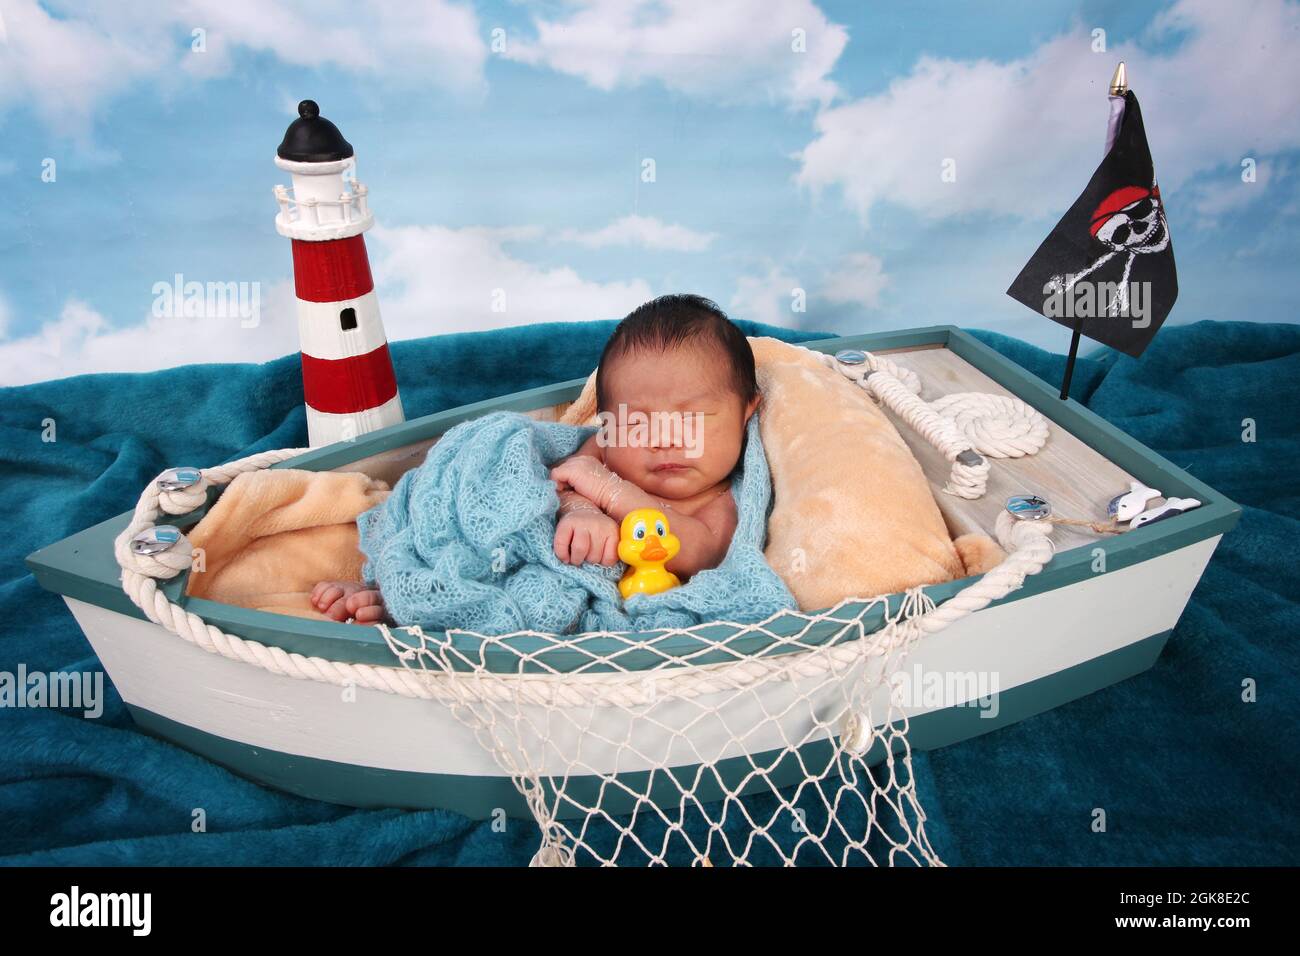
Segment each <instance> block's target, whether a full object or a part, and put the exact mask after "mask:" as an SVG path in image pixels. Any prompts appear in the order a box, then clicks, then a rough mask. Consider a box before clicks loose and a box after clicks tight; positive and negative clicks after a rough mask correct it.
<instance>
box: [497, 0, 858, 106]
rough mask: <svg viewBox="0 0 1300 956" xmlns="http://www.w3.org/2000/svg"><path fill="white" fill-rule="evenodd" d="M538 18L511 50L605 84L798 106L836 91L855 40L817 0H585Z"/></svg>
mask: <svg viewBox="0 0 1300 956" xmlns="http://www.w3.org/2000/svg"><path fill="white" fill-rule="evenodd" d="M533 26H534V28H535V30H536V33H537V36H536V38H535V39H530V40H523V41H521V40H514V39H509V40H508V41H507V47H506V56H507V57H509V58H511V59H515V60H520V61H522V62H524V63H530V64H534V65H540V66H546V67H549V68H551V69H553V70H557V71H559V72H561V73H567V74H569V75H571V76H577V77H580V78H581V79H583V80H585V81H586V82H587V83H589V84H590V85H592V86H594V87H596V88H597V89H601V90H613V89H616V88H618V87H630V86H638V85H640V84H642V83H646V82H652V81H653V82H658V83H661V84H663V85H664V86H665V87H667V88H668V89H670V90H674V91H677V92H680V93H685V94H688V95H690V96H697V97H702V98H708V99H716V100H721V101H723V102H753V101H768V102H779V103H786V104H791V105H794V106H804V105H808V104H825V103H827V102H829V101H830V100H831V99H832V98H833V97H834V96H835V94H836V92H837V87H836V85H835V83H834V82H833V81H832V80H831V79H830V72H831V70H832V69H833V68H834V66H835V62H836V60H838V59H839V56H840V54H841V53H842V52H843V50H844V47H845V45H846V44H847V43H848V31H846V30H845V29H844V28H843V27H842V26H839V25H837V24H833V23H831V22H829V21H828V20H827V19H826V16H825V14H823V13H822V12H821V10H819V9H818V8H817V6H816V5H815V4H814V3H813V2H812V0H764V2H758V3H756V2H753V0H717V2H713V3H699V2H698V0H578V2H577V3H574V4H572V5H571V9H569V10H568V11H566V14H565V15H563V16H557V17H556V18H555V19H544V18H542V17H535V18H534V21H533ZM797 31H802V32H801V33H797ZM800 38H802V39H800ZM800 42H802V45H803V52H797V51H796V49H795V47H796V46H797V45H798V44H799V43H800Z"/></svg>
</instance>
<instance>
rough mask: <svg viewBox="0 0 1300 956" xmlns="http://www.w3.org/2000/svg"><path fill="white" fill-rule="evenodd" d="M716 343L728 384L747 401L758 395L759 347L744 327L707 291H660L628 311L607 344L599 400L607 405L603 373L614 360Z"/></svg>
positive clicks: (599, 370) (598, 380) (599, 377)
mask: <svg viewBox="0 0 1300 956" xmlns="http://www.w3.org/2000/svg"><path fill="white" fill-rule="evenodd" d="M688 344H689V345H696V344H698V345H703V346H710V345H712V346H714V347H715V348H716V349H717V351H718V353H719V356H720V357H721V358H722V359H723V362H724V364H725V371H724V373H723V374H725V375H727V376H728V378H729V381H728V382H727V385H728V386H729V387H730V388H731V390H732V391H734V392H735V393H736V394H737V395H739V396H740V400H741V403H742V404H748V403H749V401H750V400H751V399H753V398H754V397H755V396H757V395H758V378H757V376H756V375H755V374H754V350H753V349H751V348H750V347H749V340H748V339H746V338H745V333H744V332H742V331H740V327H739V326H737V325H736V324H735V323H734V322H732V321H731V320H730V319H729V318H727V313H725V312H723V311H722V310H721V309H720V308H718V306H717V303H715V302H713V301H711V300H709V299H706V298H704V296H702V295H690V294H686V293H683V294H678V295H661V296H660V297H659V298H657V299H651V300H650V301H649V302H647V303H646V304H645V305H642V306H638V307H637V308H635V309H633V310H632V311H631V312H629V313H628V315H627V318H625V319H624V320H623V321H622V322H620V323H619V324H618V326H617V327H616V328H615V329H614V333H613V334H612V335H611V336H610V337H609V341H608V342H606V343H605V351H604V352H603V353H601V356H600V365H599V366H597V369H596V402H597V407H598V408H599V409H601V410H604V409H605V408H606V405H605V399H606V398H607V396H606V394H605V382H604V371H605V369H606V367H607V365H608V363H609V362H611V361H613V360H614V359H617V358H620V357H622V356H624V355H629V354H632V353H634V352H639V351H642V350H646V351H651V352H663V351H666V350H668V349H671V348H676V347H678V346H681V345H688Z"/></svg>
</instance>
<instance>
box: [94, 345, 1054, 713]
mask: <svg viewBox="0 0 1300 956" xmlns="http://www.w3.org/2000/svg"><path fill="white" fill-rule="evenodd" d="M813 354H815V355H817V356H819V358H820V359H822V360H823V361H825V362H826V363H827V364H828V365H830V366H831V367H834V368H839V369H840V370H841V371H842V372H843V373H844V374H845V375H846V377H848V378H850V379H851V380H853V381H855V382H857V383H858V384H859V385H861V386H862V387H863V388H867V389H868V390H869V391H871V392H872V393H873V394H874V395H876V396H877V397H878V398H880V399H881V400H883V401H885V402H886V404H888V405H889V406H890V407H891V408H893V409H894V410H895V411H896V412H898V413H899V414H900V415H901V416H903V417H904V419H905V420H907V421H908V422H909V423H910V424H912V425H913V427H915V428H916V429H917V431H918V432H919V433H920V434H922V435H923V436H925V437H926V439H927V440H928V441H930V442H931V444H933V445H935V447H936V448H939V449H940V450H941V451H942V452H944V454H945V456H946V457H949V458H955V457H956V455H957V454H958V453H959V452H960V451H965V450H967V449H968V448H970V447H971V440H969V439H967V438H965V437H963V436H965V435H966V434H968V433H970V434H978V435H979V436H980V438H979V441H980V443H981V444H980V445H979V447H980V449H981V450H982V451H983V453H984V454H990V455H997V456H999V457H1006V456H1013V455H1018V454H1032V452H1033V451H1034V450H1036V447H1037V446H1036V445H1035V443H1036V442H1037V445H1041V442H1042V440H1045V437H1046V424H1045V422H1043V421H1041V419H1042V416H1038V415H1037V413H1036V412H1033V410H1032V409H1030V410H1029V411H1030V412H1031V413H1032V414H1030V415H1025V414H1023V413H1022V412H1021V411H1020V410H1019V409H1018V408H1017V407H1016V405H1017V404H1018V405H1020V406H1023V403H1018V401H1017V400H1014V399H1002V398H1001V397H1000V396H985V395H980V394H979V393H967V394H964V395H960V396H949V397H948V398H947V399H940V400H939V401H938V402H935V403H934V404H933V405H929V404H926V403H925V402H923V401H921V400H920V399H919V398H918V397H917V393H918V392H919V391H920V389H921V383H920V379H919V378H918V376H917V375H916V373H915V372H913V371H911V370H910V369H905V368H903V367H901V366H899V365H897V364H895V363H894V362H892V361H890V360H889V359H885V358H882V357H880V356H875V355H871V354H870V353H866V354H867V362H866V363H865V364H864V365H858V366H852V365H843V364H841V363H839V362H836V361H835V359H834V357H833V356H829V355H825V354H823V353H819V352H814V353H813ZM868 370H870V371H871V373H872V374H870V375H867V371H868ZM954 399H960V401H954ZM986 399H993V400H994V401H993V402H992V403H991V404H992V407H994V408H995V413H994V414H988V415H984V416H982V417H981V416H979V415H978V409H979V408H981V407H985V406H989V405H990V403H989V402H986V401H985V400H986ZM936 408H938V409H941V411H940V410H936ZM1034 416H1037V420H1036V419H1035V417H1034ZM307 450H308V449H303V448H288V449H279V450H276V451H266V452H259V453H257V454H254V455H249V456H247V457H246V458H241V459H239V460H237V461H233V462H228V463H226V464H223V465H217V466H214V467H212V468H205V469H202V470H201V471H200V476H201V477H200V480H199V481H198V482H197V483H195V484H193V485H191V486H189V487H187V488H184V489H181V490H179V491H174V490H172V491H165V490H162V489H161V488H160V486H159V482H158V480H157V479H155V480H154V481H152V482H150V483H149V484H148V485H147V486H146V487H145V489H144V491H143V492H142V493H141V495H140V499H139V501H138V502H137V504H136V508H135V513H134V515H133V516H132V519H131V521H130V523H128V525H127V526H126V528H124V529H123V530H122V532H121V533H120V534H119V535H118V537H117V539H116V541H115V543H114V551H115V555H116V557H117V561H118V564H119V565H120V566H121V568H122V588H123V591H124V592H125V593H126V594H127V596H128V597H130V599H131V601H132V602H133V603H134V604H135V605H136V606H137V607H139V608H140V609H141V610H142V611H143V612H144V614H145V616H146V617H148V619H149V620H150V621H152V622H154V623H155V624H158V625H159V626H161V627H163V628H164V629H166V630H167V631H169V632H170V633H172V634H175V635H177V636H178V637H180V638H182V639H183V640H185V641H188V642H189V643H191V644H194V645H196V646H198V647H201V648H203V650H205V651H207V652H209V653H212V654H218V655H220V656H222V657H225V658H227V659H229V660H236V661H240V662H242V663H246V664H251V665H254V666H256V667H260V668H262V669H264V670H267V671H269V672H271V673H273V674H277V675H280V676H284V677H291V678H293V679H295V680H314V681H319V682H323V683H329V684H334V685H336V686H359V687H364V688H367V689H370V690H377V691H381V692H383V693H389V694H396V695H398V696H402V697H408V698H418V699H423V700H431V699H436V700H441V701H443V702H451V701H455V700H457V699H459V694H460V691H456V692H452V691H450V690H448V688H447V687H446V686H445V685H446V681H439V680H438V679H437V675H435V674H433V673H432V672H429V671H419V672H417V671H413V670H412V669H411V668H410V667H409V663H410V662H411V661H412V660H413V659H415V658H417V657H418V656H419V654H420V653H421V651H422V650H423V649H424V648H427V647H428V646H429V644H430V643H431V642H432V640H433V639H431V638H429V636H428V635H426V634H425V633H424V632H423V631H422V630H421V629H420V628H419V627H418V626H412V627H406V628H400V629H399V630H402V631H405V633H406V634H407V635H408V637H409V638H413V639H414V640H413V641H402V640H400V639H398V638H397V637H396V636H395V635H394V633H393V630H392V629H390V628H389V627H387V626H386V625H383V624H380V625H377V627H378V629H379V631H380V632H381V634H382V635H383V637H384V639H385V641H386V643H387V644H388V646H389V648H390V649H391V650H392V652H393V653H394V655H395V656H396V657H397V658H398V660H399V662H400V664H401V666H398V667H388V666H377V665H370V664H353V663H347V662H341V661H334V660H330V659H328V658H322V657H309V656H306V655H303V654H298V653H291V652H288V651H285V650H283V649H282V648H279V647H272V646H268V645H266V644H262V643H260V642H257V641H252V640H247V639H244V638H241V637H238V636H236V635H233V634H227V633H225V632H224V631H222V630H221V629H220V628H218V627H216V626H214V625H211V624H208V623H207V622H205V621H204V620H203V619H202V618H201V617H199V616H198V615H197V614H194V613H192V612H190V611H187V610H185V609H184V608H182V607H180V606H179V605H176V604H174V603H173V602H172V601H171V600H170V599H169V598H168V597H167V595H166V594H165V593H164V592H163V590H162V589H161V588H160V587H159V586H158V581H159V580H167V579H170V578H172V577H175V576H176V575H177V574H179V573H180V572H181V571H183V570H185V569H186V568H188V567H189V566H190V564H191V561H192V555H191V553H190V546H189V542H188V540H187V539H186V538H185V537H184V536H183V535H182V536H181V537H180V539H179V540H178V541H177V542H176V543H175V544H173V545H172V546H171V548H169V549H168V550H166V551H163V552H161V553H159V554H154V555H145V554H137V553H136V552H135V551H133V550H132V548H131V541H132V539H133V538H134V537H135V536H136V535H137V534H139V533H141V532H142V531H146V530H148V529H150V528H153V527H155V523H156V522H157V520H158V518H159V517H160V516H161V515H162V514H172V515H174V514H186V513H188V512H190V511H193V510H195V509H196V508H198V507H200V506H202V505H203V504H204V503H206V501H207V491H208V489H209V488H210V487H216V486H221V485H225V484H228V483H229V482H230V481H232V480H233V479H234V478H235V477H236V476H238V475H240V474H243V473H245V472H250V471H257V470H260V469H262V468H266V467H269V466H271V465H273V464H277V463H279V462H282V461H287V460H289V459H291V458H295V457H297V456H298V455H301V454H303V453H304V452H305V451H307ZM987 471H988V464H987V462H984V463H983V464H982V465H980V466H978V467H971V468H968V467H966V466H963V465H962V464H961V463H960V462H955V461H954V469H953V476H952V480H951V483H952V485H953V486H957V487H960V488H962V489H966V490H968V491H970V492H972V493H971V494H963V496H964V497H978V494H982V493H983V482H984V478H985V476H986V475H987ZM166 474H167V472H164V473H162V474H161V475H159V478H162V477H163V475H166ZM976 488H978V494H975V493H974V491H975V489H976ZM946 490H947V489H946ZM953 493H958V492H953ZM998 529H999V530H998V536H999V538H1000V539H1002V543H1003V545H1004V546H1005V547H1006V549H1007V551H1008V556H1007V558H1006V559H1005V560H1004V561H1003V562H1001V563H1000V564H999V565H998V566H997V567H995V568H994V569H992V570H991V571H989V572H988V573H986V574H985V575H983V576H982V577H981V578H980V579H979V580H977V581H975V582H973V583H972V584H970V585H968V586H967V587H966V588H964V589H962V590H961V591H960V592H958V593H957V594H956V595H954V596H953V597H951V598H949V599H948V600H947V601H945V602H944V603H943V604H942V605H940V606H938V607H931V608H929V609H927V610H926V611H925V613H923V614H920V615H918V616H917V617H915V618H914V621H915V626H916V627H917V628H919V629H920V630H922V631H924V632H926V633H935V632H937V631H939V630H941V629H942V628H945V627H947V626H949V625H950V624H952V623H954V622H955V621H957V620H960V619H961V618H963V617H966V616H967V615H969V614H971V613H974V612H975V611H977V610H980V609H981V608H984V607H987V606H988V605H989V604H990V603H991V602H993V601H997V600H1000V599H1001V598H1003V597H1005V596H1006V595H1007V594H1009V593H1011V592H1012V591H1014V590H1015V589H1016V588H1018V587H1020V586H1021V584H1023V582H1024V579H1025V576H1026V575H1029V574H1034V573H1037V572H1038V571H1039V570H1041V569H1042V567H1043V565H1044V564H1046V563H1047V562H1048V561H1049V560H1051V556H1052V547H1051V542H1050V540H1049V538H1048V535H1049V534H1050V530H1051V529H1050V526H1049V525H1048V524H1047V523H1035V522H1017V521H1014V520H1013V519H1011V516H1010V515H1009V514H1006V513H1003V514H1000V515H999V524H998ZM880 601H881V598H879V597H878V596H870V597H851V598H845V599H844V600H843V601H841V602H839V603H838V604H836V605H835V607H833V608H830V609H828V610H826V611H822V612H820V613H815V614H813V613H805V612H792V611H782V612H780V613H778V614H776V615H773V616H772V617H770V618H768V619H766V620H764V621H760V622H757V623H740V622H733V621H714V622H709V623H707V624H703V625H696V626H694V627H685V628H672V629H669V630H667V631H665V632H664V634H665V636H667V635H683V636H698V635H697V634H696V632H697V631H700V630H703V629H714V628H717V627H719V626H725V627H727V628H730V629H732V630H733V631H734V632H735V633H737V634H748V633H753V632H755V631H760V632H763V633H767V634H770V635H772V636H773V637H774V638H775V639H776V640H778V641H780V642H784V643H785V644H786V645H787V647H792V648H793V647H797V646H798V645H799V642H800V641H801V640H802V639H803V638H804V637H805V636H806V635H807V634H808V632H809V631H810V630H811V629H813V628H815V627H816V626H817V625H820V624H824V623H827V622H829V623H831V624H832V625H838V626H839V628H840V629H839V630H838V631H835V632H834V633H833V635H832V637H831V639H830V640H829V641H828V642H827V643H831V644H832V645H833V646H832V647H831V649H830V651H829V653H825V654H824V653H822V651H821V649H820V648H818V649H817V651H816V653H810V652H808V651H793V652H791V653H786V654H767V655H765V656H763V657H752V656H747V655H740V654H733V656H734V657H735V659H734V660H731V661H726V662H723V663H716V664H706V665H694V664H692V663H691V661H690V660H689V658H686V659H683V660H680V661H678V660H672V661H669V660H667V659H665V661H664V663H665V664H667V665H671V666H667V667H665V668H664V669H663V670H658V671H656V674H655V678H654V680H653V682H651V683H647V681H646V679H645V676H644V675H643V674H639V673H637V672H630V673H624V674H617V673H615V674H590V673H584V674H567V675H563V674H562V675H554V674H524V675H517V676H516V677H514V679H513V681H512V685H511V687H510V688H508V689H505V688H502V687H501V686H499V685H493V687H492V688H485V689H484V692H485V693H496V694H497V695H498V696H504V695H508V696H510V697H511V698H518V699H523V700H526V701H528V702H530V703H535V704H539V705H543V706H560V707H564V706H575V705H579V704H585V703H591V702H602V701H603V702H607V703H613V704H617V705H620V706H636V705H637V704H643V703H645V702H646V701H647V700H649V699H653V698H654V697H655V696H656V695H659V694H663V693H671V694H673V695H676V696H679V697H683V698H688V697H698V696H702V695H707V694H711V693H715V692H717V691H718V690H719V689H721V688H723V687H727V688H733V687H736V686H752V685H755V684H758V683H761V682H763V681H764V680H767V679H768V678H769V677H770V675H771V674H772V673H773V672H774V671H776V670H788V671H789V672H790V673H791V674H792V675H793V676H795V677H809V676H816V675H818V674H821V673H824V672H825V671H826V669H827V668H829V667H836V666H840V665H842V664H843V663H844V662H845V661H847V660H850V659H851V658H852V657H854V656H855V655H856V654H858V653H859V651H858V650H857V649H856V648H854V647H851V646H850V645H852V644H854V643H856V642H860V641H861V640H862V639H863V638H864V637H866V630H865V625H864V623H863V619H864V617H865V616H867V615H868V613H869V612H871V611H872V610H873V609H874V608H876V607H877V606H878V604H879V602H880ZM854 605H861V606H860V607H858V608H857V610H856V613H850V614H848V615H847V616H846V615H845V608H847V607H850V606H854ZM789 619H796V620H799V621H800V622H802V626H801V627H800V628H799V629H798V630H797V631H796V632H795V633H794V634H793V635H787V636H785V637H778V636H777V635H775V634H774V633H773V631H772V630H771V628H772V627H773V626H774V625H775V624H777V623H778V622H786V621H788V620H789ZM520 637H532V638H542V639H545V640H546V641H548V642H549V645H550V646H551V648H552V649H567V648H574V647H579V646H581V645H582V644H584V643H586V642H589V641H591V640H593V639H599V638H608V639H614V640H620V641H624V642H627V643H629V645H631V644H635V646H637V647H639V648H640V647H645V646H646V645H643V644H641V643H639V642H633V641H629V640H628V637H627V635H625V634H622V633H620V632H613V631H592V632H587V633H584V634H579V635H573V636H571V637H558V636H557V635H553V634H545V633H542V632H538V631H531V630H521V631H516V632H513V633H511V634H507V635H491V636H489V635H482V634H477V633H475V632H472V631H462V630H455V629H452V630H448V631H447V632H446V634H445V638H444V640H445V641H446V642H448V643H451V642H454V641H456V640H457V639H465V638H468V639H470V641H471V642H474V641H487V642H493V643H501V642H507V641H510V640H511V639H514V638H520ZM846 638H847V639H846ZM707 643H708V646H710V647H712V646H713V643H714V642H707ZM859 646H860V645H859ZM714 649H716V648H714ZM890 650H891V648H889V647H881V648H878V649H877V650H876V651H875V652H874V653H876V654H884V653H889V652H890Z"/></svg>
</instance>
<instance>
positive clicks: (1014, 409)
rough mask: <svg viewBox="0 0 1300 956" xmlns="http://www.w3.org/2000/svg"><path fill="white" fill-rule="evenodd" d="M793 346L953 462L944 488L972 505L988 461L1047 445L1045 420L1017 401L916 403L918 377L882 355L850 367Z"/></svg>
mask: <svg viewBox="0 0 1300 956" xmlns="http://www.w3.org/2000/svg"><path fill="white" fill-rule="evenodd" d="M797 347H798V348H803V349H805V351H808V352H810V353H811V354H812V355H815V356H816V357H817V358H818V360H819V361H821V362H822V364H824V365H826V366H827V367H829V368H833V369H837V370H838V371H839V372H841V373H842V374H843V375H844V377H845V378H847V379H849V380H850V381H851V382H854V383H855V384H857V385H858V386H859V387H861V388H862V389H864V390H865V391H866V392H867V393H868V394H870V395H872V396H873V397H874V398H875V399H876V400H877V401H880V402H883V403H884V404H885V405H886V406H888V407H889V409H890V410H891V411H893V412H894V414H896V415H898V416H899V417H900V418H902V419H903V421H905V422H907V424H908V426H909V427H910V428H911V429H912V430H913V431H915V432H916V433H917V434H918V435H920V436H921V437H922V438H924V439H925V440H926V441H927V442H929V443H930V444H931V445H933V446H934V447H935V448H936V449H938V450H939V452H940V454H942V455H943V456H944V458H946V459H947V460H948V461H950V462H952V470H951V473H950V474H949V477H948V483H947V484H946V485H945V486H944V488H943V490H944V492H945V493H946V494H950V495H954V496H956V497H958V498H966V499H971V500H973V499H976V498H980V497H982V496H983V495H984V492H985V491H986V490H987V488H988V476H989V463H988V461H987V460H986V459H987V458H988V457H992V458H1019V457H1021V456H1023V455H1032V454H1034V452H1036V451H1038V450H1039V449H1040V448H1042V447H1043V445H1044V444H1045V443H1046V442H1047V438H1048V435H1049V429H1048V425H1047V419H1046V418H1045V417H1044V416H1043V415H1042V414H1041V413H1040V412H1039V411H1038V410H1037V409H1034V408H1032V407H1031V406H1029V405H1027V404H1026V403H1025V402H1022V401H1021V400H1020V399H1018V398H1012V397H1010V396H1007V395H993V394H988V393H985V392H958V393H955V394H952V395H945V396H943V397H942V398H939V399H937V400H935V401H933V402H926V401H924V400H922V399H921V398H920V392H921V380H920V378H919V377H918V376H917V374H916V373H915V372H913V371H912V370H911V369H908V368H904V367H903V366H901V365H898V364H897V363H895V362H893V361H891V360H890V359H887V358H884V357H883V356H879V355H873V354H872V353H870V352H863V353H862V354H863V356H864V357H865V361H864V362H862V363H861V364H856V365H851V364H847V363H844V362H841V361H839V360H837V359H836V358H835V356H834V355H829V354H827V353H825V352H815V351H813V350H812V349H808V348H806V347H805V346H797Z"/></svg>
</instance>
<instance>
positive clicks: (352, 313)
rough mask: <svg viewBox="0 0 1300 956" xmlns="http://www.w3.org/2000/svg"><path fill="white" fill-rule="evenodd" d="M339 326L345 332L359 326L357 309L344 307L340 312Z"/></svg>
mask: <svg viewBox="0 0 1300 956" xmlns="http://www.w3.org/2000/svg"><path fill="white" fill-rule="evenodd" d="M339 326H340V327H341V328H342V329H343V331H344V332H348V331H351V330H352V329H355V328H356V327H357V310H356V309H344V310H343V311H342V312H340V313H339Z"/></svg>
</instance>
